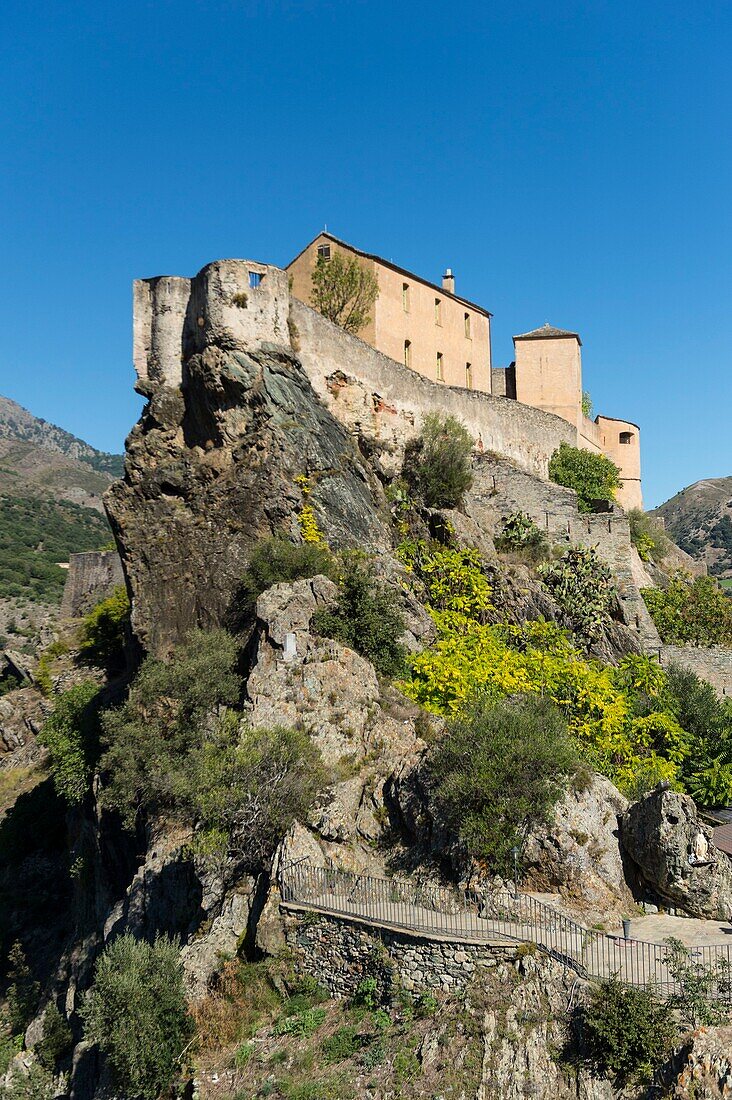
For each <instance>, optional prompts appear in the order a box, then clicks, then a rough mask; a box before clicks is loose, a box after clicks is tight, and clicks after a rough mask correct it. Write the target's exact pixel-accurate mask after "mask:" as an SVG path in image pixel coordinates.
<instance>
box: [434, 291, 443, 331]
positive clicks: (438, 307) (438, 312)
mask: <svg viewBox="0 0 732 1100" xmlns="http://www.w3.org/2000/svg"><path fill="white" fill-rule="evenodd" d="M435 324H436V325H441V324H442V302H441V301H440V299H439V298H435Z"/></svg>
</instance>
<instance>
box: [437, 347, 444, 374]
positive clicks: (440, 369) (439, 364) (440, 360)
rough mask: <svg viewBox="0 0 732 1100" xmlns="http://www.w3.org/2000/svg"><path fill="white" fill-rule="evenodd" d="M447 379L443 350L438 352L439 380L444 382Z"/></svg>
mask: <svg viewBox="0 0 732 1100" xmlns="http://www.w3.org/2000/svg"><path fill="white" fill-rule="evenodd" d="M444 380H445V374H444V371H443V369H442V352H441V351H438V353H437V381H438V382H443V381H444Z"/></svg>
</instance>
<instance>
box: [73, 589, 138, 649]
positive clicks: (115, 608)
mask: <svg viewBox="0 0 732 1100" xmlns="http://www.w3.org/2000/svg"><path fill="white" fill-rule="evenodd" d="M129 621H130V601H129V598H128V596H127V591H126V589H125V587H124V585H119V586H118V587H117V588H115V589H114V591H113V592H112V594H111V596H109V597H108V598H107V599H106V600H102V601H101V602H100V603H98V604H97V605H96V607H94V608H92V610H91V611H90V612H89V614H88V615H87V616H86V617H85V618H84V619H83V620H82V623H81V626H80V627H79V654H80V656H81V658H82V660H85V661H89V662H90V663H91V664H95V665H100V666H101V667H102V668H118V667H121V666H122V665H124V659H125V635H126V632H127V627H128V624H129Z"/></svg>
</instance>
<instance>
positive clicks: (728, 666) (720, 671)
mask: <svg viewBox="0 0 732 1100" xmlns="http://www.w3.org/2000/svg"><path fill="white" fill-rule="evenodd" d="M658 658H659V660H660V662H661V664H662V665H664V666H668V665H681V667H682V668H688V669H691V671H692V672H695V673H696V674H697V676H701V678H702V679H703V680H708V681H709V683H710V684H711V685H712V687H713V688H714V689H715V691H716V692H717V694H718V695H725V696H726V695H729V696H732V649H718V648H717V647H715V648H714V649H699V648H697V647H696V646H676V645H664V646H659V647H658Z"/></svg>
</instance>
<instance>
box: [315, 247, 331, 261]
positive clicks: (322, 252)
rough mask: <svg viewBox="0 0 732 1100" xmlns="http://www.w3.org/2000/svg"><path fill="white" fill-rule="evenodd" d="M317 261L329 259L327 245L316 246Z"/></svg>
mask: <svg viewBox="0 0 732 1100" xmlns="http://www.w3.org/2000/svg"><path fill="white" fill-rule="evenodd" d="M318 259H319V260H329V259H330V245H329V244H319V245H318Z"/></svg>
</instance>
